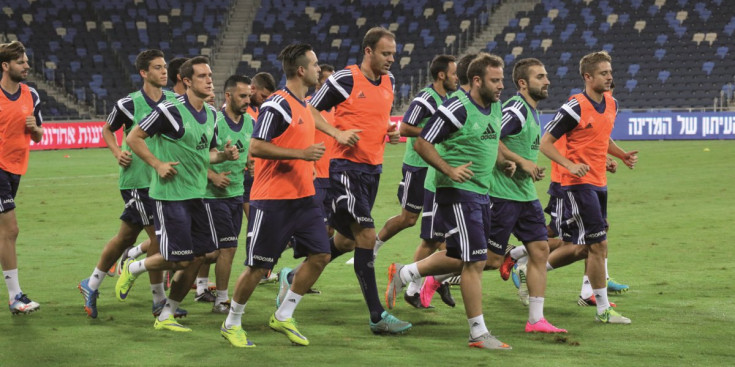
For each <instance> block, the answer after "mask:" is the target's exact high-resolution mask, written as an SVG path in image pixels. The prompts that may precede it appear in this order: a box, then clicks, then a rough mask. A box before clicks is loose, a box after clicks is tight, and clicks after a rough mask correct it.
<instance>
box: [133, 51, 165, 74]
mask: <svg viewBox="0 0 735 367" xmlns="http://www.w3.org/2000/svg"><path fill="white" fill-rule="evenodd" d="M159 57H165V56H164V55H163V51H161V50H156V49H151V50H145V51H143V52H141V53H139V54H138V57H136V58H135V70H138V71H141V70H143V71H148V68H149V67H150V66H151V61H153V59H157V58H159Z"/></svg>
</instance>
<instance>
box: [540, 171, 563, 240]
mask: <svg viewBox="0 0 735 367" xmlns="http://www.w3.org/2000/svg"><path fill="white" fill-rule="evenodd" d="M547 193H548V194H549V203H548V204H547V205H546V208H544V212H545V213H546V214H548V215H549V224H548V227H549V228H551V232H552V233H551V236H552V237H562V228H561V227H562V226H561V224H562V218H564V214H563V213H564V189H562V188H561V184H560V183H558V182H551V184H549V190H548V191H547Z"/></svg>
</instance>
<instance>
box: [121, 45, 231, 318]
mask: <svg viewBox="0 0 735 367" xmlns="http://www.w3.org/2000/svg"><path fill="white" fill-rule="evenodd" d="M180 74H181V78H182V80H183V81H184V83H185V84H186V86H187V90H186V93H185V94H184V95H182V96H180V97H177V98H176V100H174V101H173V102H168V101H167V102H164V103H161V104H159V105H158V106H156V108H155V109H154V110H153V112H151V114H149V115H148V116H147V117H145V118H144V119H143V121H142V122H140V124H139V125H138V126H136V127H134V128H133V130H132V131H131V132H130V134H128V137H127V138H126V141H127V143H128V145H130V148H131V149H132V150H133V153H135V154H136V155H138V156H139V157H140V158H141V159H142V160H143V161H145V162H146V163H148V164H149V165H150V166H152V167H153V168H154V169H155V170H156V174H154V175H152V179H151V187H150V191H149V194H150V197H151V198H153V199H155V200H156V215H155V217H154V223H155V226H156V238H157V240H158V243H159V244H160V249H161V253H159V254H156V255H154V256H149V257H147V258H145V259H144V260H141V261H133V260H132V259H128V260H126V261H125V263H124V265H123V269H122V273H121V274H120V278H118V281H117V284H115V295H116V297H117V298H118V299H119V300H121V301H123V300H125V299H126V298H127V295H128V292H130V288H131V287H132V286H133V284H134V282H135V279H136V278H137V277H138V276H139V275H140V274H142V273H143V272H145V271H148V270H179V269H184V270H185V271H184V272H183V273H182V275H181V279H180V281H177V282H174V283H173V284H172V286H171V289H170V292H169V297H168V299H167V300H166V304H165V306H164V308H163V311H161V314H160V315H158V317H157V318H156V321H155V323H154V328H155V329H156V330H171V331H191V329H189V328H187V327H184V326H183V325H181V324H179V323H177V322H176V321H175V320H174V315H173V313H174V311H173V310H176V309H177V308H178V305H179V303H180V302H181V301H182V300H183V299H184V297H185V296H186V294H187V292H188V291H189V289H190V285H191V284H192V283H193V282H194V278H195V276H196V273H197V270H198V269H199V266H200V265H201V263H202V260H203V256H204V255H205V254H207V253H210V252H212V251H213V250H214V249H213V248H212V246H211V241H210V231H209V225H208V224H207V222H208V220H207V214H206V209H205V207H204V202H203V200H202V198H203V197H204V194H205V190H206V187H207V169H208V168H209V165H210V164H216V163H220V162H223V161H225V160H231V161H234V160H237V159H238V158H239V152H238V149H237V148H236V147H234V146H232V145H231V143H230V142H228V143H226V144H225V150H224V151H218V150H217V148H216V146H217V140H216V139H217V132H216V123H215V120H216V115H217V111H216V110H215V109H214V108H213V107H212V106H210V105H208V104H206V103H204V99H205V98H207V96H209V95H210V94H211V92H212V71H211V69H210V68H209V60H208V59H207V58H206V57H204V56H197V57H194V58H191V59H189V60H188V61H187V62H185V63H184V64H183V65H181V70H180ZM149 137H150V138H151V145H152V146H151V148H150V149H149V148H148V146H147V144H146V142H145V139H146V138H149Z"/></svg>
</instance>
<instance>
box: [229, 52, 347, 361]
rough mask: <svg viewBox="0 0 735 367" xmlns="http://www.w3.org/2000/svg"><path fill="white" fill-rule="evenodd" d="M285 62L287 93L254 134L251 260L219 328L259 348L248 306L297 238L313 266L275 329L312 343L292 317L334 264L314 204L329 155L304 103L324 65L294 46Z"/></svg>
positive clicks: (291, 293)
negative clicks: (246, 319) (247, 322)
mask: <svg viewBox="0 0 735 367" xmlns="http://www.w3.org/2000/svg"><path fill="white" fill-rule="evenodd" d="M279 59H280V60H281V62H282V63H283V70H284V72H285V74H286V78H287V79H286V87H285V88H284V89H282V90H279V91H277V92H275V93H273V95H272V96H271V97H270V98H268V99H267V100H266V102H265V103H263V104H262V106H261V107H262V109H261V111H260V116H259V117H258V120H257V122H256V123H255V127H254V129H253V136H252V140H251V142H250V152H251V154H252V156H253V157H255V159H256V161H255V165H256V168H257V170H258V172H257V175H256V176H255V182H254V183H253V190H252V192H251V199H252V201H251V205H252V210H251V212H250V218H249V219H248V242H247V251H248V258H247V260H246V262H245V265H246V268H245V270H244V271H243V272H242V274H241V275H240V277H239V279H238V280H237V285H236V286H235V293H234V295H233V297H232V304H231V308H230V311H229V314H228V316H227V319H226V320H225V321H224V322H223V323H222V326H221V327H220V333H221V334H222V336H223V337H224V338H225V339H227V340H228V341H229V342H230V343H231V344H232V345H234V346H236V347H243V348H245V347H254V346H255V344H253V343H252V342H251V341H250V340H248V338H247V334H246V333H245V331H244V330H243V329H242V315H243V313H244V311H245V304H246V302H247V301H248V299H249V298H250V296H251V295H252V293H253V291H254V290H255V288H256V287H257V285H258V282H259V281H260V279H262V277H263V275H265V274H266V273H267V272H268V270H269V269H273V267H274V266H275V265H276V263H277V261H278V258H279V257H280V256H281V253H282V252H283V251H284V250H285V249H286V246H287V244H288V242H289V240H290V239H291V237H292V236H293V237H294V238H295V239H296V241H294V256H297V257H303V256H306V261H304V262H303V263H302V265H301V268H300V269H299V271H298V273H297V274H296V276H295V277H294V280H293V284H291V287H290V289H289V290H288V292H287V294H286V296H285V301H284V302H282V303H281V305H280V307H278V309H277V310H276V311H275V313H273V315H271V317H270V321H269V323H268V324H269V326H270V327H271V329H273V330H275V331H278V332H280V333H283V334H285V335H286V336H287V337H288V339H289V340H290V341H291V342H292V343H294V344H297V345H309V340H308V339H307V338H306V337H305V336H303V335H302V334H301V333H300V332H299V330H298V329H297V328H296V321H295V320H294V318H293V313H294V311H295V309H296V307H297V305H298V304H299V302H300V301H301V298H302V296H303V295H304V294H305V293H306V292H307V291H308V289H309V288H310V287H311V285H312V284H314V282H315V281H316V280H317V279H318V278H319V275H320V274H321V272H322V270H324V267H325V266H326V265H327V263H328V262H329V240H328V238H327V235H326V232H325V231H324V227H323V224H322V219H321V209H320V208H319V207H318V205H317V203H316V201H314V184H313V182H312V181H313V174H314V163H313V162H314V161H316V160H318V159H319V158H321V156H322V155H323V154H324V144H322V143H316V144H315V143H314V130H315V127H316V124H317V123H315V121H314V118H313V117H312V114H311V111H310V110H309V108H308V106H307V104H306V101H305V98H306V93H307V92H308V90H309V88H311V87H314V86H315V85H316V83H317V79H318V77H319V64H318V62H317V58H316V54H315V53H314V51H312V49H311V46H310V45H307V44H292V45H289V46H287V47H286V48H284V49H283V50H282V51H281V53H280V55H279ZM322 128H324V127H323V126H322ZM333 130H334V128H332V131H333Z"/></svg>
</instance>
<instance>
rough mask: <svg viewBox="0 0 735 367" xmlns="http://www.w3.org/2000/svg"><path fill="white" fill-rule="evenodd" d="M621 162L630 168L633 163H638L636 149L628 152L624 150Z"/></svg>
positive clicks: (632, 166) (633, 165)
mask: <svg viewBox="0 0 735 367" xmlns="http://www.w3.org/2000/svg"><path fill="white" fill-rule="evenodd" d="M623 163H624V164H625V165H626V166H628V168H630V169H633V168H635V164H636V163H638V151H637V150H631V151H630V152H625V156H624V158H623Z"/></svg>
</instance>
